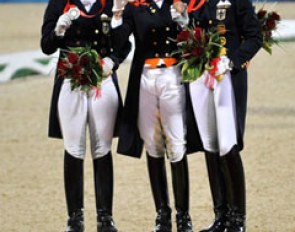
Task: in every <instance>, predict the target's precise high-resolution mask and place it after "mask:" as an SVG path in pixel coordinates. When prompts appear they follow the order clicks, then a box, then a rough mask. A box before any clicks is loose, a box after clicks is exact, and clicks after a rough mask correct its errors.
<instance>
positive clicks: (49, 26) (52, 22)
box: [41, 0, 66, 55]
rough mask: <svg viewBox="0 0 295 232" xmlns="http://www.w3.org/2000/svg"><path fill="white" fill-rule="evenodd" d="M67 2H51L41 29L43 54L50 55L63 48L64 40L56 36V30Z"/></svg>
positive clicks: (54, 0) (51, 0)
mask: <svg viewBox="0 0 295 232" xmlns="http://www.w3.org/2000/svg"><path fill="white" fill-rule="evenodd" d="M65 4H66V2H65V0H49V2H48V5H47V8H46V10H45V13H44V18H43V24H42V29H41V33H42V36H41V49H42V51H43V53H45V54H47V55H50V54H52V53H54V52H56V50H57V49H58V48H59V47H61V46H62V42H63V38H62V37H59V36H56V35H55V32H54V28H55V26H56V22H57V20H58V18H59V16H60V15H62V14H63V7H64V6H65Z"/></svg>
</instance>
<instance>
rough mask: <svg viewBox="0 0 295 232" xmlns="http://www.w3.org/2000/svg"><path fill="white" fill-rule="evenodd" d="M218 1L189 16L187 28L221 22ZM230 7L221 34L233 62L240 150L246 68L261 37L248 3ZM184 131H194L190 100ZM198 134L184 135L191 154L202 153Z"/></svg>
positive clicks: (241, 0) (237, 2)
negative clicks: (191, 147)
mask: <svg viewBox="0 0 295 232" xmlns="http://www.w3.org/2000/svg"><path fill="white" fill-rule="evenodd" d="M218 2H219V0H208V1H206V3H205V4H204V5H203V6H202V7H201V8H200V9H199V10H197V11H194V12H192V13H190V24H191V25H193V23H194V25H195V26H200V27H203V28H210V27H212V26H216V25H217V24H218V23H220V22H221V21H219V20H217V19H216V5H217V3H218ZM230 3H231V7H230V8H229V9H227V12H226V17H225V20H224V21H222V23H224V24H225V28H226V30H227V32H226V33H225V38H226V45H225V46H226V48H227V56H228V57H229V59H230V60H231V61H233V64H234V68H233V70H232V72H231V78H232V84H233V89H234V94H235V101H236V116H237V129H238V147H239V149H240V150H242V149H243V146H244V143H243V135H244V130H245V119H246V110H247V70H246V67H245V66H246V65H245V64H247V63H248V62H249V61H250V60H251V59H252V58H253V56H254V55H255V54H256V53H257V52H258V50H259V49H260V48H261V46H262V35H261V31H260V25H259V22H258V19H257V16H256V13H255V11H254V7H253V6H252V3H251V1H250V0H230ZM187 102H188V103H189V105H188V109H189V110H188V115H189V116H190V119H192V120H188V127H195V128H197V126H196V123H195V120H194V116H193V113H192V106H191V99H189V100H188V101H187ZM199 138H200V137H199V135H198V131H196V134H195V135H194V134H191V133H190V134H188V140H189V141H190V142H193V141H195V146H194V147H193V150H189V152H193V151H199V150H203V147H202V142H201V141H200V140H199Z"/></svg>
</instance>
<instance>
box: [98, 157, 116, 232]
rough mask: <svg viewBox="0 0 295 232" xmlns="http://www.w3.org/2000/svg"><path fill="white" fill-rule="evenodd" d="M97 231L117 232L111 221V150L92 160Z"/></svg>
mask: <svg viewBox="0 0 295 232" xmlns="http://www.w3.org/2000/svg"><path fill="white" fill-rule="evenodd" d="M93 169H94V183H95V197H96V211H97V232H117V231H118V230H117V229H116V227H115V224H114V221H113V217H112V214H113V211H112V209H113V159H112V155H111V152H109V153H108V154H107V155H105V156H103V157H102V158H97V159H95V160H93Z"/></svg>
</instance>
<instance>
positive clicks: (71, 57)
mask: <svg viewBox="0 0 295 232" xmlns="http://www.w3.org/2000/svg"><path fill="white" fill-rule="evenodd" d="M78 59H79V56H78V55H77V54H76V53H74V52H69V53H68V60H69V62H70V63H71V64H76V63H77V61H78Z"/></svg>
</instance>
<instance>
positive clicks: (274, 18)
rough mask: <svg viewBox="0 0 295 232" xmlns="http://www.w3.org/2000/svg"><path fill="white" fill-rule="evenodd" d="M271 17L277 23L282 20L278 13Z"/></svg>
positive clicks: (271, 14)
mask: <svg viewBox="0 0 295 232" xmlns="http://www.w3.org/2000/svg"><path fill="white" fill-rule="evenodd" d="M269 17H270V18H271V19H272V20H276V21H280V20H281V16H280V15H279V14H277V12H274V11H272V12H271V13H270V15H269Z"/></svg>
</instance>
